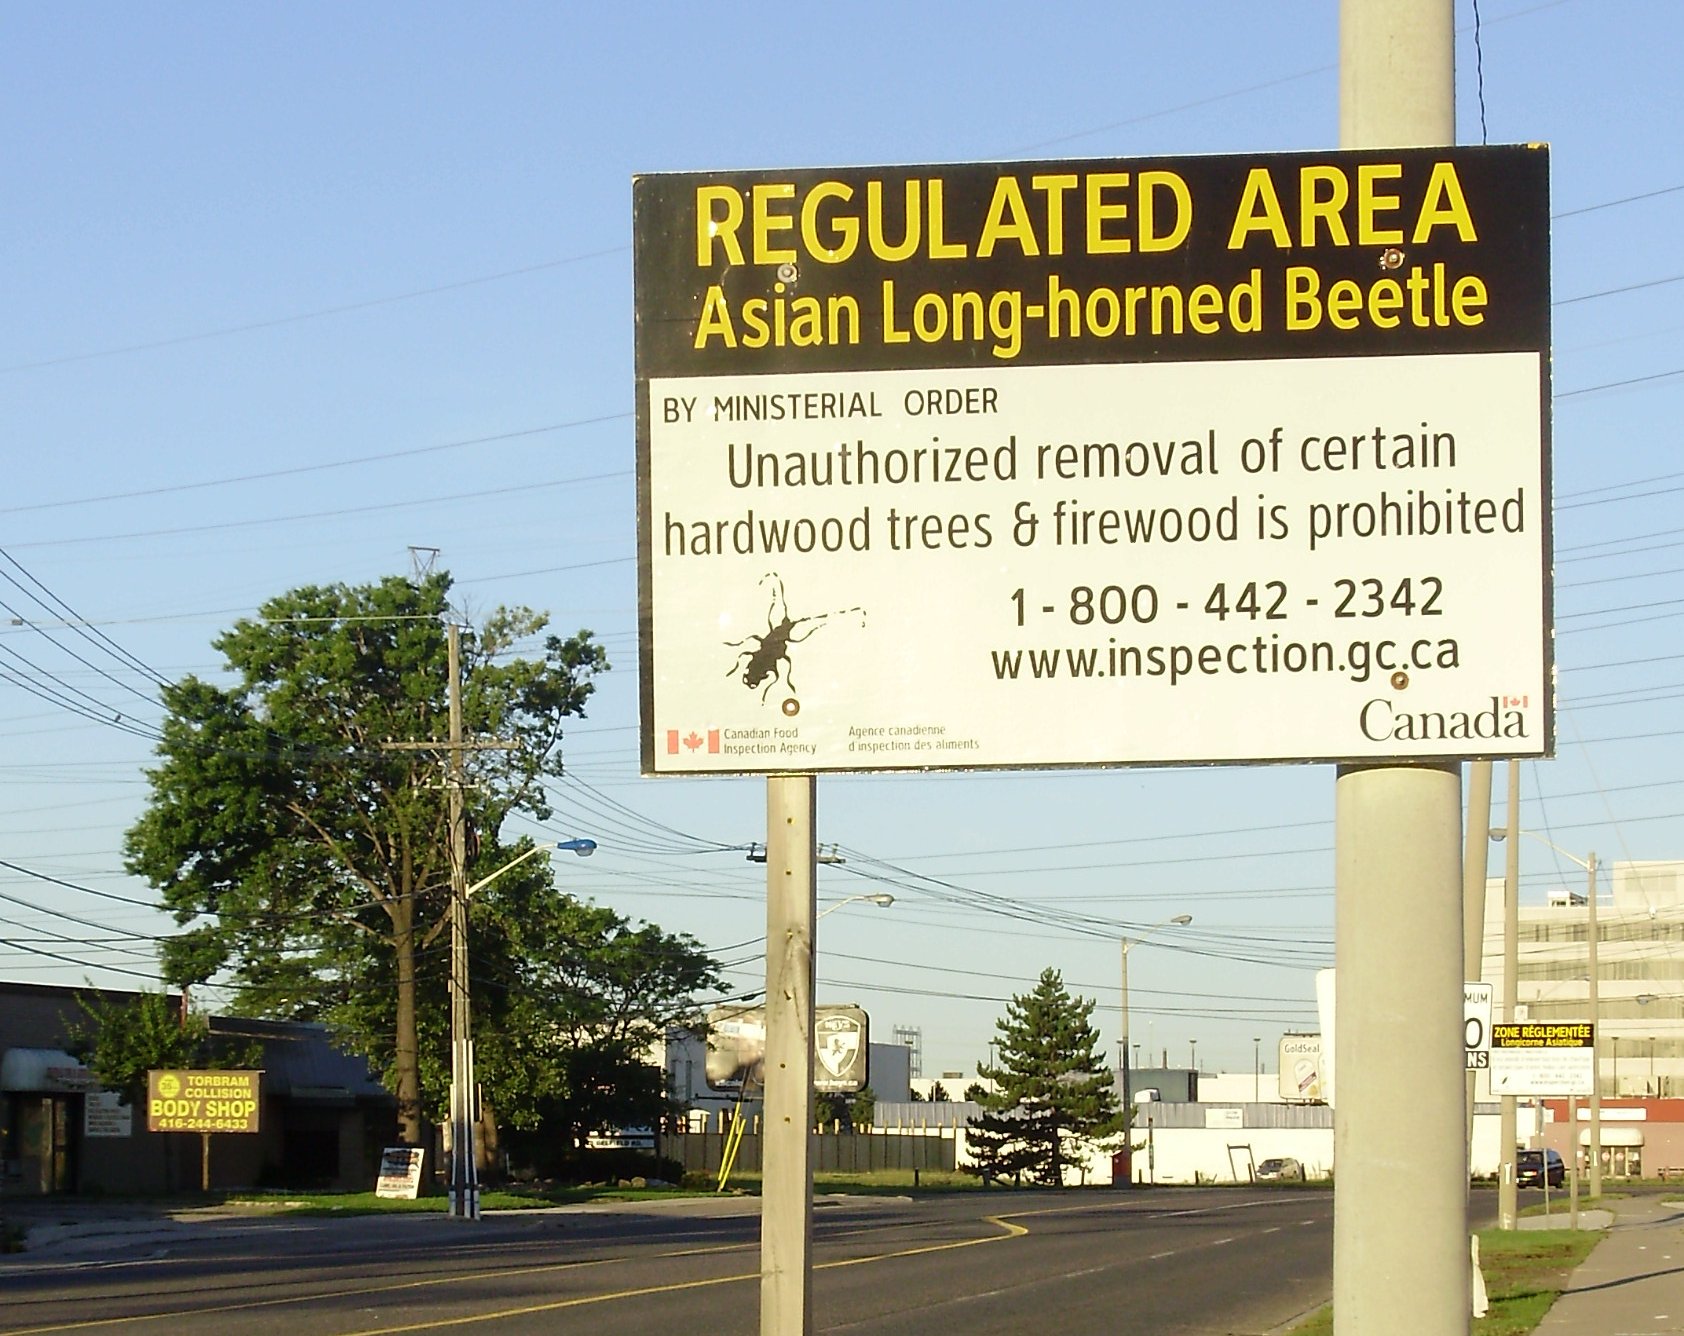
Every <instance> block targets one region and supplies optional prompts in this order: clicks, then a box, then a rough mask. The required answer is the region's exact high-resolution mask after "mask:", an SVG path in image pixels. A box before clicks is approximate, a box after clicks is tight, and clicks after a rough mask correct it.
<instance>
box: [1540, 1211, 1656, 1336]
mask: <svg viewBox="0 0 1684 1336" xmlns="http://www.w3.org/2000/svg"><path fill="white" fill-rule="evenodd" d="M1609 1204H1610V1205H1611V1206H1613V1208H1614V1214H1615V1220H1614V1227H1613V1229H1612V1230H1611V1231H1610V1233H1609V1235H1608V1237H1607V1238H1605V1239H1604V1240H1603V1241H1602V1242H1601V1243H1599V1244H1597V1246H1596V1250H1595V1251H1594V1252H1592V1253H1591V1255H1590V1256H1589V1257H1587V1258H1586V1259H1585V1260H1584V1261H1583V1262H1582V1263H1581V1264H1580V1265H1579V1267H1578V1269H1577V1270H1575V1271H1574V1272H1573V1274H1572V1276H1571V1278H1570V1279H1569V1280H1568V1283H1567V1289H1566V1290H1565V1291H1563V1293H1562V1295H1561V1297H1560V1298H1559V1299H1557V1300H1556V1301H1555V1306H1554V1307H1553V1308H1551V1309H1550V1311H1549V1313H1548V1314H1547V1315H1546V1316H1545V1317H1544V1320H1543V1321H1542V1322H1541V1323H1539V1324H1538V1327H1537V1332H1536V1336H1661V1334H1662V1333H1667V1332H1684V1206H1678V1205H1668V1204H1666V1201H1665V1198H1663V1197H1661V1196H1643V1197H1628V1198H1621V1199H1618V1200H1616V1201H1613V1202H1610V1203H1609Z"/></svg>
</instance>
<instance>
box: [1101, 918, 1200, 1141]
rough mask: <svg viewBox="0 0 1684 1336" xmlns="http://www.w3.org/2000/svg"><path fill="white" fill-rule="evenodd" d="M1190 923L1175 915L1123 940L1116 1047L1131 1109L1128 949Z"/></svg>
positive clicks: (1124, 1088) (1126, 1101) (1128, 1104)
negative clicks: (1163, 929) (1121, 1054)
mask: <svg viewBox="0 0 1684 1336" xmlns="http://www.w3.org/2000/svg"><path fill="white" fill-rule="evenodd" d="M1192 921H1193V916H1192V915H1191V914H1176V915H1175V916H1174V917H1173V918H1167V919H1164V920H1163V921H1162V922H1161V923H1154V924H1153V925H1152V926H1151V927H1150V928H1148V929H1146V931H1145V932H1143V933H1141V934H1140V936H1138V937H1132V938H1131V937H1125V938H1123V969H1122V993H1121V996H1122V1004H1123V1016H1122V1021H1121V1023H1120V1027H1119V1028H1120V1031H1121V1033H1120V1034H1119V1035H1118V1045H1119V1047H1121V1049H1122V1051H1123V1057H1122V1075H1123V1103H1124V1105H1126V1106H1129V1107H1133V1106H1132V1101H1133V1099H1134V1091H1133V1090H1131V1089H1130V1088H1129V949H1130V948H1131V947H1136V946H1139V945H1140V944H1141V943H1142V942H1144V941H1145V940H1146V939H1147V938H1148V937H1150V936H1151V935H1152V934H1153V933H1155V932H1157V931H1158V930H1159V929H1160V928H1171V927H1174V928H1185V927H1186V926H1187V925H1188V924H1189V923H1191V922H1192Z"/></svg>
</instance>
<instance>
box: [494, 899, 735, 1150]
mask: <svg viewBox="0 0 1684 1336" xmlns="http://www.w3.org/2000/svg"><path fill="white" fill-rule="evenodd" d="M482 937H484V938H488V940H487V941H486V944H485V946H484V947H483V948H482V949H479V950H477V951H476V955H478V956H479V960H478V961H477V962H476V963H478V964H480V965H482V966H483V968H484V978H485V983H486V985H487V987H486V988H484V989H483V990H482V991H485V992H486V993H487V995H488V999H489V1000H490V1003H491V1008H490V1011H489V1014H488V1015H487V1016H486V1018H485V1021H484V1023H483V1024H479V1025H478V1027H477V1028H476V1030H475V1047H476V1050H477V1053H478V1055H479V1060H480V1063H481V1066H482V1069H483V1070H485V1071H487V1072H489V1073H492V1074H494V1082H493V1084H492V1090H493V1097H494V1098H495V1099H496V1100H497V1102H498V1104H499V1107H500V1110H501V1114H502V1116H503V1117H504V1118H506V1119H507V1120H508V1121H509V1122H510V1123H511V1124H513V1125H514V1126H516V1127H519V1128H524V1129H531V1128H534V1127H537V1126H539V1125H542V1126H543V1128H544V1130H545V1134H546V1136H550V1137H555V1136H558V1135H559V1137H560V1138H561V1139H562V1140H564V1141H565V1142H566V1143H567V1144H568V1145H569V1146H571V1147H573V1148H574V1149H579V1148H582V1147H583V1146H584V1144H585V1142H586V1140H587V1138H588V1137H589V1136H590V1135H591V1134H592V1133H593V1132H600V1131H603V1130H605V1129H608V1128H613V1127H651V1128H653V1127H658V1126H660V1125H661V1124H662V1123H663V1122H664V1121H665V1120H666V1118H667V1116H668V1114H669V1113H670V1112H671V1111H672V1105H671V1101H670V1100H669V1098H668V1094H667V1090H666V1073H665V1072H664V1071H663V1070H662V1068H660V1067H658V1066H656V1065H654V1063H653V1062H652V1061H651V1054H652V1051H653V1049H654V1047H655V1045H656V1043H657V1042H658V1041H660V1040H661V1039H663V1038H664V1037H665V1036H666V1034H667V1032H668V1030H669V1029H670V1028H672V1027H673V1026H675V1025H679V1024H682V1023H684V1022H686V1021H688V1020H690V1019H691V1018H692V1016H693V1013H694V1011H695V1006H694V999H695V996H696V994H697V993H699V992H702V991H705V990H712V989H717V988H718V987H719V986H720V980H719V976H718V973H717V965H716V963H715V962H714V961H713V960H712V958H710V957H709V956H708V954H707V953H706V952H705V951H704V950H703V949H702V947H701V945H700V944H699V943H698V942H697V941H696V940H695V939H694V938H692V937H690V936H688V935H687V934H683V933H667V932H663V931H662V930H661V929H660V928H658V927H655V926H654V925H652V924H647V923H643V924H638V923H633V922H631V921H630V920H628V919H626V918H623V917H622V916H621V915H619V914H617V913H615V912H614V911H613V910H611V909H606V908H603V907H602V906H599V905H592V904H587V903H584V902H581V901H579V900H576V899H573V898H571V897H567V896H559V895H555V894H553V893H543V894H538V895H532V896H528V897H527V898H526V900H525V902H524V903H523V904H522V905H521V906H520V912H518V913H505V915H504V916H503V917H502V918H501V919H500V920H499V921H498V922H497V923H496V924H495V925H492V927H491V929H490V932H489V933H488V934H484V933H482ZM478 986H479V985H476V987H478Z"/></svg>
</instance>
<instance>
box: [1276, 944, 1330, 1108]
mask: <svg viewBox="0 0 1684 1336" xmlns="http://www.w3.org/2000/svg"><path fill="white" fill-rule="evenodd" d="M1331 972H1332V971H1329V973H1331ZM1330 1047H1331V1046H1328V1048H1330ZM1328 1048H1324V1046H1323V1043H1322V1037H1321V1036H1320V1035H1319V1034H1283V1035H1282V1036H1281V1041H1280V1050H1279V1055H1278V1062H1279V1065H1278V1066H1277V1067H1276V1071H1277V1072H1278V1073H1279V1080H1280V1096H1281V1098H1282V1099H1283V1100H1286V1101H1287V1102H1288V1103H1293V1104H1315V1103H1320V1102H1321V1100H1322V1099H1324V1098H1325V1096H1324V1094H1323V1090H1322V1062H1323V1056H1324V1054H1325V1053H1326V1052H1327V1051H1328Z"/></svg>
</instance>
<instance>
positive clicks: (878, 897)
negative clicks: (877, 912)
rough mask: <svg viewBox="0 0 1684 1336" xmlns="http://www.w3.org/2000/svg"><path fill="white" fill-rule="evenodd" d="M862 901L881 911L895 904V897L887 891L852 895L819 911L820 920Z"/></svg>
mask: <svg viewBox="0 0 1684 1336" xmlns="http://www.w3.org/2000/svg"><path fill="white" fill-rule="evenodd" d="M861 901H869V902H870V903H871V904H874V905H876V906H877V907H878V908H879V909H887V908H888V907H889V906H890V905H892V904H894V902H895V897H894V896H892V895H890V894H889V893H888V892H887V891H872V892H868V893H867V894H864V895H850V896H848V897H847V898H845V899H842V900H838V901H837V902H836V903H835V904H833V905H827V906H825V908H823V909H821V910H820V911H819V918H823V917H824V916H825V915H826V914H834V913H835V912H836V911H837V910H838V909H840V908H842V906H843V905H853V904H859V903H860V902H861ZM817 921H818V920H817V919H815V920H814V922H817Z"/></svg>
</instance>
